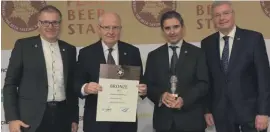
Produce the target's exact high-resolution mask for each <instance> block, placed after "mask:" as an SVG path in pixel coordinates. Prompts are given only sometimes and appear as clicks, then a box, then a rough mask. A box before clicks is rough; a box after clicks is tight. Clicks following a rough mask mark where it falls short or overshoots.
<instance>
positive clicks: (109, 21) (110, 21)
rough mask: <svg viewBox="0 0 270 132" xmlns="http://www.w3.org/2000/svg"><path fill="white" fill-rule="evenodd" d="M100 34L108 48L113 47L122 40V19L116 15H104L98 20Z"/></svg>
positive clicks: (109, 13)
mask: <svg viewBox="0 0 270 132" xmlns="http://www.w3.org/2000/svg"><path fill="white" fill-rule="evenodd" d="M97 26H98V33H99V36H100V38H101V39H102V41H103V42H104V43H105V44H106V45H107V46H108V47H113V45H114V44H116V43H117V41H118V40H119V39H120V33H121V29H122V26H121V19H120V16H119V15H118V14H116V13H111V12H108V13H104V14H102V15H101V16H100V17H99V18H98V25H97Z"/></svg>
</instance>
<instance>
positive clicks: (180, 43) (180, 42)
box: [168, 39, 183, 48]
mask: <svg viewBox="0 0 270 132" xmlns="http://www.w3.org/2000/svg"><path fill="white" fill-rule="evenodd" d="M182 44H183V39H181V40H180V41H179V42H178V43H177V44H171V43H168V46H169V47H170V46H178V47H179V48H181V46H182Z"/></svg>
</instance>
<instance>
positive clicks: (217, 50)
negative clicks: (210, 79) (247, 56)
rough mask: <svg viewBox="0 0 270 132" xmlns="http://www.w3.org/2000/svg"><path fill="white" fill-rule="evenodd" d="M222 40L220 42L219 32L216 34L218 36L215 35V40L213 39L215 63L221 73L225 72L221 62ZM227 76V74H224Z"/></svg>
mask: <svg viewBox="0 0 270 132" xmlns="http://www.w3.org/2000/svg"><path fill="white" fill-rule="evenodd" d="M219 42H220V40H219V32H216V34H215V35H214V39H213V42H211V43H213V50H212V51H213V55H212V56H213V59H214V61H213V62H216V65H217V68H218V70H219V71H220V72H222V73H223V74H224V72H223V66H222V62H221V58H220V52H221V51H220V44H219ZM224 75H225V74H224Z"/></svg>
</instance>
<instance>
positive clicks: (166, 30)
mask: <svg viewBox="0 0 270 132" xmlns="http://www.w3.org/2000/svg"><path fill="white" fill-rule="evenodd" d="M180 27H181V25H173V26H167V27H164V28H163V29H164V31H165V32H169V31H171V30H176V29H178V28H180Z"/></svg>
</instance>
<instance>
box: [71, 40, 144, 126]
mask: <svg viewBox="0 0 270 132" xmlns="http://www.w3.org/2000/svg"><path fill="white" fill-rule="evenodd" d="M118 51H119V65H130V66H140V67H141V79H142V70H143V69H142V61H141V56H140V51H139V49H138V48H136V47H135V46H132V45H130V44H127V43H125V42H121V41H119V42H118ZM100 64H106V60H105V56H104V52H103V47H102V43H101V41H98V42H96V43H94V44H92V45H89V46H87V47H85V48H83V49H81V50H80V53H79V57H78V62H77V68H76V69H77V72H76V73H77V74H76V81H75V82H76V83H75V88H76V92H77V94H78V96H80V97H81V98H85V106H84V108H85V110H84V125H83V129H84V131H90V130H94V131H97V130H99V128H101V127H106V122H101V123H99V122H96V109H97V95H94V94H90V95H87V96H85V97H83V96H82V94H81V88H82V86H83V84H85V83H89V82H97V83H98V79H99V68H100ZM100 125H101V126H100ZM134 125H136V128H137V123H134Z"/></svg>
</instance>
